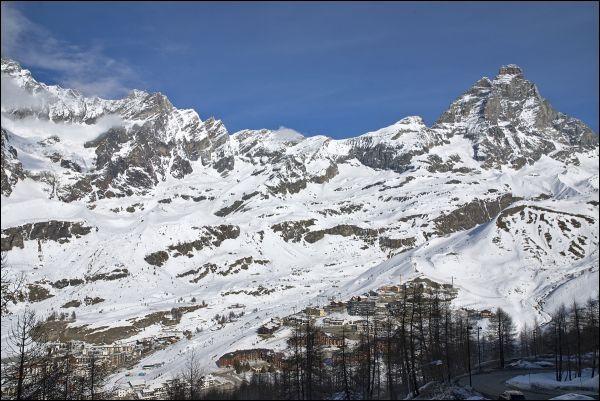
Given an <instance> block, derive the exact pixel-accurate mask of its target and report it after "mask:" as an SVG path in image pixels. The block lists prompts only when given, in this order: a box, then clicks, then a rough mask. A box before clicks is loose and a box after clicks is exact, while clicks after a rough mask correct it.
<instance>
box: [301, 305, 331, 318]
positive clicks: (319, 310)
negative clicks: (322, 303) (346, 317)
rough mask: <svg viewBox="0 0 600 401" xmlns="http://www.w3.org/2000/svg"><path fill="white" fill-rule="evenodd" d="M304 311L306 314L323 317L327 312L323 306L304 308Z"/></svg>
mask: <svg viewBox="0 0 600 401" xmlns="http://www.w3.org/2000/svg"><path fill="white" fill-rule="evenodd" d="M304 313H306V314H307V315H308V316H316V317H323V316H325V315H326V314H327V312H325V309H323V308H312V307H308V308H306V309H304Z"/></svg>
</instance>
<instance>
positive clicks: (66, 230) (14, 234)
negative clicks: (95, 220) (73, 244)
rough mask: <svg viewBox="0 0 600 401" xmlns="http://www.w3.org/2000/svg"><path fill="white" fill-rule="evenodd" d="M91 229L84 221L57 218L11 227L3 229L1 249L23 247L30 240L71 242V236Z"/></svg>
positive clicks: (81, 234)
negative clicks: (59, 219)
mask: <svg viewBox="0 0 600 401" xmlns="http://www.w3.org/2000/svg"><path fill="white" fill-rule="evenodd" d="M91 230H92V227H88V226H85V225H84V223H80V222H70V221H56V220H51V221H46V222H41V223H33V224H32V223H29V224H25V225H22V226H18V227H10V228H6V229H3V230H2V239H1V240H0V241H1V245H2V246H1V249H2V251H3V252H4V251H9V250H11V249H12V248H13V247H19V248H23V247H24V241H29V240H40V241H56V242H61V243H62V242H69V238H72V237H75V238H79V237H81V236H83V235H86V234H89V233H90V231H91Z"/></svg>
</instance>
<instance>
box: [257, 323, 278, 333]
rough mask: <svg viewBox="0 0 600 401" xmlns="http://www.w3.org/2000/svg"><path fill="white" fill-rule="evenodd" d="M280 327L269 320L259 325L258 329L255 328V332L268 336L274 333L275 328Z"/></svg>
mask: <svg viewBox="0 0 600 401" xmlns="http://www.w3.org/2000/svg"><path fill="white" fill-rule="evenodd" d="M280 327H281V326H280V325H279V324H278V323H275V322H273V321H270V322H268V323H265V324H263V325H262V326H260V327H259V328H258V330H256V332H257V333H258V334H261V335H264V336H270V335H273V333H275V332H276V331H277V330H279V328H280Z"/></svg>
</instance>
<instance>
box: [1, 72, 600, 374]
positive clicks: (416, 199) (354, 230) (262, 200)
mask: <svg viewBox="0 0 600 401" xmlns="http://www.w3.org/2000/svg"><path fill="white" fill-rule="evenodd" d="M598 149H599V148H598V137H597V136H596V135H595V134H594V133H593V132H592V131H591V130H590V129H589V128H588V127H587V126H585V124H583V123H582V122H580V121H578V120H576V119H573V118H570V117H567V116H564V115H563V114H561V113H558V112H556V111H554V110H553V109H552V108H551V107H550V105H548V104H547V102H546V101H545V100H544V99H543V98H541V96H540V95H539V92H538V90H537V88H535V86H534V85H533V84H531V83H530V82H528V81H527V80H525V79H524V77H523V73H522V71H521V70H520V69H519V68H518V67H516V66H506V67H503V68H502V69H501V70H500V73H499V75H498V76H497V77H496V78H495V79H492V80H490V79H487V78H483V79H481V80H479V81H478V82H477V83H475V85H474V86H473V87H472V88H470V89H469V90H468V91H467V92H466V93H465V94H464V95H462V96H461V97H459V98H458V99H457V100H456V101H455V102H453V103H452V105H451V106H450V108H449V109H448V111H446V112H445V113H443V115H442V116H441V117H440V119H439V121H438V122H437V123H436V124H435V125H434V126H432V127H427V126H426V125H425V124H424V123H423V121H422V120H421V119H420V118H419V117H407V118H404V119H401V120H400V121H398V122H397V123H395V124H393V125H391V126H389V127H386V128H382V129H380V130H377V131H374V132H369V133H366V134H364V135H362V136H359V137H356V138H350V139H345V140H334V139H331V138H328V137H324V136H317V137H308V138H305V137H303V136H302V135H300V134H298V133H297V132H295V131H293V130H290V129H286V128H281V129H279V130H273V131H271V130H257V131H254V130H244V131H240V132H237V133H234V134H232V135H229V133H228V132H227V130H226V128H225V126H224V124H223V123H222V122H221V121H219V120H216V119H213V118H210V119H207V120H205V121H202V120H201V119H200V118H199V116H198V114H197V113H196V112H195V111H193V110H178V109H176V108H175V107H173V105H172V104H171V103H170V102H169V101H168V99H167V98H166V97H165V96H163V95H161V94H148V93H145V92H141V91H134V92H133V93H131V94H130V95H129V96H128V97H126V98H124V99H121V100H103V99H96V98H95V99H89V98H84V97H83V96H81V95H80V94H78V93H77V92H74V91H71V90H67V89H62V88H59V87H56V86H47V85H44V84H42V83H38V82H37V81H35V80H34V79H33V78H32V77H31V74H30V73H29V72H28V71H26V70H24V69H22V68H21V67H20V66H19V65H18V64H17V63H15V62H13V61H10V60H2V171H1V174H2V177H1V178H2V239H1V246H2V251H6V253H7V265H6V266H7V267H3V268H6V269H7V272H8V274H9V275H10V276H12V277H17V276H18V275H20V274H21V273H24V274H25V279H26V285H25V287H24V291H23V299H21V300H19V302H17V303H16V304H13V305H11V311H13V312H18V311H19V310H20V309H22V308H24V307H25V306H27V305H29V306H31V307H33V308H35V309H36V310H37V311H39V313H40V314H41V315H42V316H44V315H47V314H49V313H51V312H52V311H57V312H59V313H60V312H63V311H64V312H68V313H70V312H72V311H75V312H76V315H77V319H76V321H75V322H70V323H68V324H67V323H65V327H63V331H62V335H63V336H64V338H83V339H86V340H88V341H105V342H111V341H115V340H119V339H125V338H129V339H135V338H143V337H147V336H150V335H153V334H158V333H161V332H163V331H165V330H172V329H177V330H189V331H191V333H192V336H191V338H190V339H185V340H183V341H180V342H178V343H176V344H174V345H171V346H170V347H169V348H167V349H165V350H164V351H160V352H159V353H157V354H154V355H152V356H150V357H149V358H147V360H144V361H143V363H148V362H152V361H161V360H165V361H167V364H166V365H165V366H164V367H163V368H162V370H160V369H159V370H156V372H153V374H160V373H161V372H169V371H172V370H173V368H174V367H176V365H177V363H179V361H180V360H181V358H178V357H177V355H178V353H182V352H185V350H186V349H189V348H199V349H201V350H202V351H203V354H204V355H206V358H204V361H205V363H206V367H207V369H212V368H214V362H215V360H216V359H217V358H218V357H219V356H221V355H222V354H223V353H225V352H227V351H231V350H235V349H241V348H248V347H252V346H259V345H260V346H273V347H277V346H280V345H281V344H278V343H268V344H265V342H264V341H262V340H260V339H259V338H258V337H257V335H256V328H257V327H258V326H259V325H260V324H262V323H264V322H266V321H268V320H269V319H270V318H271V317H274V316H284V315H286V314H288V313H291V312H293V311H294V310H299V309H300V308H302V307H304V306H306V305H309V304H316V303H323V302H324V300H325V299H326V298H327V297H335V298H338V299H344V298H346V297H349V296H351V295H353V294H357V293H362V292H365V291H366V290H368V289H371V288H377V287H379V286H381V285H385V284H390V283H397V282H398V281H399V280H402V281H405V280H408V279H412V278H415V277H419V276H426V277H429V278H431V279H433V280H436V281H439V282H451V281H452V280H454V284H455V285H456V286H457V287H458V288H459V293H458V297H457V299H456V301H455V302H456V303H457V304H458V305H464V306H468V307H474V308H481V309H483V308H493V307H496V306H502V307H504V308H506V309H507V310H509V311H510V312H512V313H513V316H514V318H515V319H516V320H517V322H520V323H522V322H525V321H527V320H528V319H532V318H533V317H538V318H539V319H540V320H546V319H547V317H548V315H547V311H548V310H550V309H551V308H553V307H554V306H555V305H556V304H557V303H559V302H560V301H569V300H570V299H571V298H573V297H575V298H579V299H581V298H586V297H588V296H590V295H594V293H595V292H597V291H598V284H597V283H598V228H599V227H598V219H599V215H598ZM192 298H196V302H192ZM202 300H204V301H205V302H206V304H207V307H201V304H200V302H201V301H202ZM239 304H241V305H243V306H240V305H239ZM174 307H175V308H183V309H181V311H183V316H182V318H181V319H180V320H178V321H177V322H175V324H174V325H171V326H168V327H166V326H164V325H162V324H161V323H160V320H161V319H160V316H163V315H169V316H170V311H171V309H172V308H174ZM232 310H233V311H240V310H244V311H245V315H244V316H241V317H239V318H238V319H237V320H236V321H234V322H231V323H228V324H227V325H225V326H224V327H221V326H220V325H218V324H217V323H216V321H214V320H213V317H214V316H215V315H217V314H220V315H223V314H228V313H229V312H230V311H232ZM157 316H158V318H157ZM11 319H12V317H11V316H10V315H9V316H7V317H3V318H2V327H3V330H2V333H3V335H4V333H6V330H4V328H6V327H7V326H8V325H9V324H10V322H11ZM196 329H198V330H196ZM200 329H201V330H200ZM3 343H4V342H3ZM3 352H4V351H3Z"/></svg>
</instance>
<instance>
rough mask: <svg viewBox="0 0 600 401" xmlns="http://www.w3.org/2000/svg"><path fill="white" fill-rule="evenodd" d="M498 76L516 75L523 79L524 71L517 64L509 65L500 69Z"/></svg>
mask: <svg viewBox="0 0 600 401" xmlns="http://www.w3.org/2000/svg"><path fill="white" fill-rule="evenodd" d="M498 75H515V76H519V77H523V70H522V69H521V67H519V66H518V65H516V64H508V65H503V66H502V67H500V70H499V71H498Z"/></svg>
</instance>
